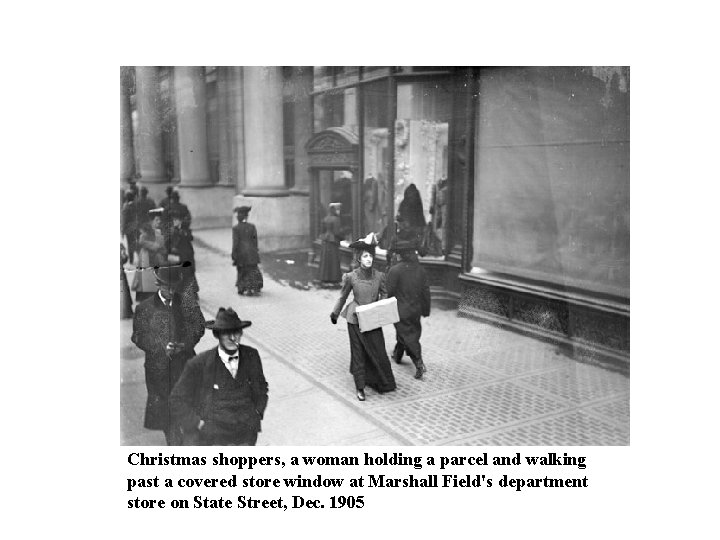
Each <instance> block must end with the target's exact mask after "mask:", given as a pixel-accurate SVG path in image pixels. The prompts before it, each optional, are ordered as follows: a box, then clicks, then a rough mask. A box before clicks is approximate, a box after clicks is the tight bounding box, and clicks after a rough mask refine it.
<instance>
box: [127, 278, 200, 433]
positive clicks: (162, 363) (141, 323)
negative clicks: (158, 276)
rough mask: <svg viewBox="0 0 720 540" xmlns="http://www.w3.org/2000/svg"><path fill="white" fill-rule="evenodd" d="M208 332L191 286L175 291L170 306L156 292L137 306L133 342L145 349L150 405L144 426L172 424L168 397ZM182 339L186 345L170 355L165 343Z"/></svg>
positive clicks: (158, 427) (164, 426)
mask: <svg viewBox="0 0 720 540" xmlns="http://www.w3.org/2000/svg"><path fill="white" fill-rule="evenodd" d="M204 333H205V319H204V317H203V315H202V311H200V307H199V306H198V305H197V302H196V301H195V300H194V296H193V295H192V294H190V291H189V290H184V291H183V292H181V293H176V294H175V295H174V297H173V302H172V306H171V307H167V306H165V304H163V302H162V300H160V298H159V296H158V295H157V294H154V295H153V296H152V297H150V298H148V299H147V300H145V301H143V302H141V303H140V304H139V305H138V306H137V308H136V309H135V317H134V318H133V334H132V338H131V339H132V342H133V343H135V345H137V346H138V347H139V348H140V349H142V350H143V351H144V352H145V383H146V385H147V394H148V395H147V405H146V407H145V427H146V428H147V429H162V430H167V429H169V428H171V427H172V424H173V422H172V421H171V417H170V407H169V404H168V399H169V397H170V391H171V390H172V388H173V386H174V385H175V383H176V382H177V380H178V379H179V378H180V374H181V373H182V371H183V368H184V367H185V363H186V362H187V361H188V359H190V358H192V357H193V356H195V351H194V347H195V345H197V343H198V341H200V338H201V337H202V336H203V334H204ZM171 341H173V342H181V343H184V344H185V348H184V349H183V350H181V351H178V352H177V353H175V354H173V355H172V357H168V354H167V352H166V350H165V346H166V345H167V344H168V343H169V342H171Z"/></svg>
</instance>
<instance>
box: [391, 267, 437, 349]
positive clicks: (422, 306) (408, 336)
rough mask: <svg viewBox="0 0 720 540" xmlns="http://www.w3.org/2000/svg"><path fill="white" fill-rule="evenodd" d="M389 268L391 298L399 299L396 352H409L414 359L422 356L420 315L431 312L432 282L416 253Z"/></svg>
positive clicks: (425, 315)
mask: <svg viewBox="0 0 720 540" xmlns="http://www.w3.org/2000/svg"><path fill="white" fill-rule="evenodd" d="M407 259H409V260H402V261H401V262H399V263H397V264H396V265H394V266H393V267H392V268H390V270H388V273H387V278H386V280H385V287H386V289H387V295H388V297H392V296H394V297H395V298H397V305H398V315H400V321H399V322H398V323H395V332H396V336H397V344H396V345H395V354H396V355H399V357H402V354H403V353H404V352H405V351H407V353H408V354H409V355H410V358H411V359H412V360H413V361H414V362H418V361H419V360H420V359H421V358H422V348H421V346H420V336H421V334H422V325H421V322H420V317H421V316H422V317H427V316H429V315H430V285H429V282H428V279H427V274H426V273H425V270H424V269H423V267H422V266H420V263H419V262H418V259H417V256H416V255H414V254H413V255H412V256H407Z"/></svg>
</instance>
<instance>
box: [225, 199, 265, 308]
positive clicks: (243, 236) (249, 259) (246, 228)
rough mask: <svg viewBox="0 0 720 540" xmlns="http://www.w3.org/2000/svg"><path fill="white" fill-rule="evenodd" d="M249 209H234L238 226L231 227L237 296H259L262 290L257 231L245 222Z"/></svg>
mask: <svg viewBox="0 0 720 540" xmlns="http://www.w3.org/2000/svg"><path fill="white" fill-rule="evenodd" d="M250 208H251V207H250V206H240V207H238V208H236V209H235V212H236V213H237V218H238V224H237V225H235V226H234V227H233V247H232V261H233V265H234V266H236V267H237V280H236V281H235V286H236V287H237V291H238V294H247V295H248V296H253V295H256V294H260V289H262V288H263V276H262V272H260V269H259V268H258V264H260V253H259V252H258V238H257V229H256V228H255V225H253V224H252V223H248V221H247V220H248V214H249V213H250Z"/></svg>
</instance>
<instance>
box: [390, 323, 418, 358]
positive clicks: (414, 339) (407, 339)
mask: <svg viewBox="0 0 720 540" xmlns="http://www.w3.org/2000/svg"><path fill="white" fill-rule="evenodd" d="M421 334H422V325H421V323H420V315H418V316H417V317H411V318H408V319H400V322H397V323H395V339H396V340H397V343H396V344H395V358H396V359H398V360H399V359H400V358H402V356H403V354H404V353H407V354H408V356H409V357H410V359H411V360H412V361H413V363H417V361H418V360H421V359H422V347H421V345H420V336H421Z"/></svg>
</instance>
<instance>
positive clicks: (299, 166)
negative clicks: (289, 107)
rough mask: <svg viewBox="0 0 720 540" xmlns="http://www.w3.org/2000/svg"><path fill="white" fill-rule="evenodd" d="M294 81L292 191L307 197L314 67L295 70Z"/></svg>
mask: <svg viewBox="0 0 720 540" xmlns="http://www.w3.org/2000/svg"><path fill="white" fill-rule="evenodd" d="M293 79H294V85H293V87H294V89H295V119H294V124H295V127H294V130H295V137H294V138H295V187H294V188H293V189H292V190H291V191H292V193H294V194H303V195H307V194H308V193H309V189H310V171H309V170H308V165H309V164H310V160H309V159H308V154H307V151H306V150H305V145H306V144H307V142H308V141H309V140H310V137H312V134H313V114H312V113H313V110H312V96H311V95H310V93H311V92H312V90H313V68H312V66H300V67H295V68H293Z"/></svg>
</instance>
